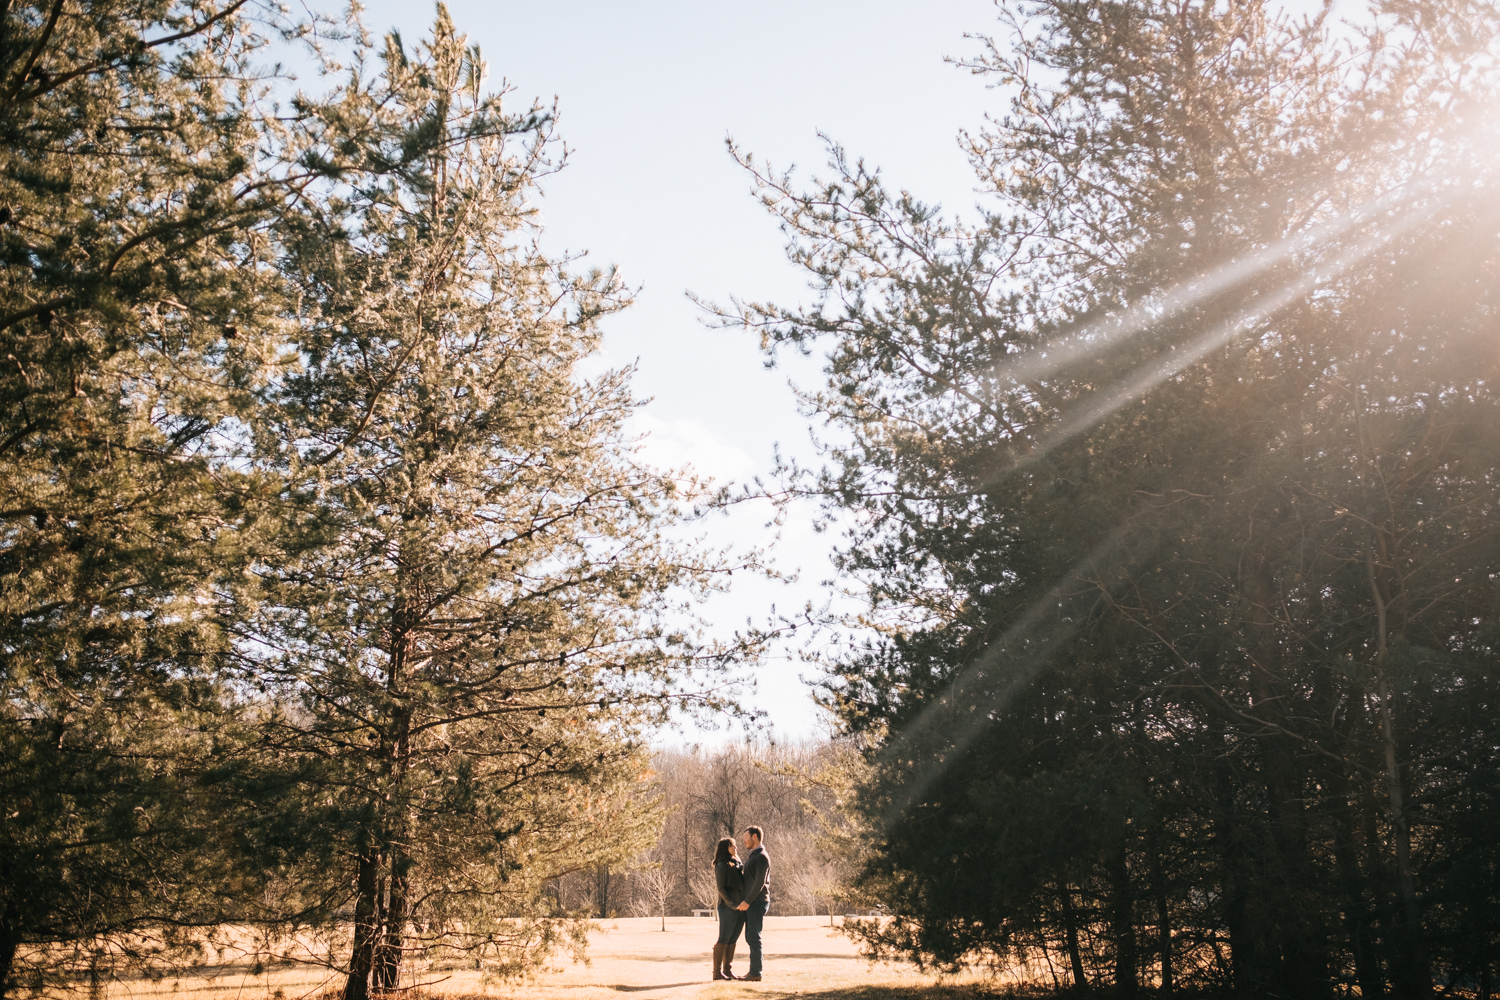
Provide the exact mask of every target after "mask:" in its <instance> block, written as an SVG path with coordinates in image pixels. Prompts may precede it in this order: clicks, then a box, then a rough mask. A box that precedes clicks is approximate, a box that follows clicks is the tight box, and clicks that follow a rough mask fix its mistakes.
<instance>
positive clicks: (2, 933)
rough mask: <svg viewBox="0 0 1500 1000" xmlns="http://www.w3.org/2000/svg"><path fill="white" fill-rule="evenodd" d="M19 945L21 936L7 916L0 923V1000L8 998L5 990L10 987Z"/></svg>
mask: <svg viewBox="0 0 1500 1000" xmlns="http://www.w3.org/2000/svg"><path fill="white" fill-rule="evenodd" d="M20 945H21V935H20V933H19V931H18V929H17V928H16V926H15V922H14V921H13V920H12V919H11V918H10V917H9V915H7V918H6V919H5V920H4V921H3V922H0V1000H5V997H7V996H9V993H8V992H7V990H6V988H7V987H8V986H9V985H10V975H11V970H12V969H13V968H15V964H16V950H17V949H18V948H19V947H20Z"/></svg>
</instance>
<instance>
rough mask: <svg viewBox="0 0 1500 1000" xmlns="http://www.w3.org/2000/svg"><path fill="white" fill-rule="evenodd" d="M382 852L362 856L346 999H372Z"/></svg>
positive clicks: (345, 989) (367, 853)
mask: <svg viewBox="0 0 1500 1000" xmlns="http://www.w3.org/2000/svg"><path fill="white" fill-rule="evenodd" d="M379 872H380V851H379V850H378V849H376V848H375V847H373V846H371V847H368V848H366V849H365V853H363V854H361V855H360V856H359V875H358V879H357V882H356V889H355V902H354V948H353V951H352V952H351V954H350V956H349V978H348V980H347V981H346V982H345V983H344V1000H369V997H370V972H371V969H372V967H373V966H374V962H375V936H376V933H375V932H376V925H375V921H376V917H377V914H376V912H375V910H376V902H377V901H376V899H375V894H376V890H377V888H378V881H379V880H378V875H379Z"/></svg>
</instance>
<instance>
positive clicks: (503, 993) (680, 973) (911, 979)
mask: <svg viewBox="0 0 1500 1000" xmlns="http://www.w3.org/2000/svg"><path fill="white" fill-rule="evenodd" d="M661 926H662V922H661V919H660V918H658V917H629V918H620V919H614V920H604V921H600V922H599V924H598V925H597V926H596V928H595V930H594V931H593V932H592V933H591V934H590V935H589V947H588V955H587V958H586V959H585V961H583V962H572V961H569V960H567V959H566V958H565V957H564V958H562V959H560V960H556V961H554V962H552V963H551V964H550V965H549V966H548V967H547V968H545V969H544V970H542V971H541V972H540V973H539V974H538V975H537V976H536V977H535V978H534V979H533V980H531V981H529V982H524V983H504V982H488V983H486V982H485V981H484V980H483V979H482V978H481V975H480V973H478V972H447V971H445V972H436V973H432V974H431V975H430V976H428V977H426V978H425V979H422V980H419V982H418V983H417V984H416V986H417V987H418V992H419V993H420V994H421V995H423V996H426V997H444V998H456V997H477V996H496V997H514V998H518V1000H605V998H614V1000H618V998H620V997H621V996H622V995H634V994H641V995H643V996H644V997H649V998H652V1000H655V998H661V1000H689V998H694V1000H696V998H700V997H701V998H704V1000H731V998H735V997H742V996H743V997H753V996H766V997H791V996H798V997H817V996H825V997H833V996H844V997H851V998H854V997H860V998H877V997H885V996H890V995H893V994H898V995H903V996H914V995H919V994H921V995H931V994H933V993H939V994H945V995H946V994H949V993H951V992H964V993H968V992H970V991H971V990H973V988H974V987H976V986H979V985H980V980H978V979H977V978H973V977H960V978H958V979H951V978H950V979H946V980H944V982H943V983H942V984H941V985H939V984H937V983H936V982H935V980H934V977H933V976H931V975H928V974H923V973H919V972H918V971H916V970H915V969H914V968H912V967H911V966H909V965H905V964H872V963H870V962H868V961H866V960H865V959H863V958H861V957H860V955H859V951H858V949H857V948H856V946H855V944H854V942H852V941H850V940H849V939H848V938H847V937H845V936H844V935H843V934H842V933H841V932H840V931H839V929H838V928H836V927H829V925H828V918H827V917H775V916H772V917H768V918H767V919H766V926H765V932H764V941H765V948H766V968H765V979H764V980H763V981H762V982H759V983H740V982H734V983H726V982H714V981H712V980H711V979H710V972H709V954H710V951H711V949H712V947H713V941H714V933H715V924H714V921H713V920H711V919H704V918H694V917H668V918H667V920H666V928H667V929H666V931H665V932H663V931H662V930H661ZM748 964H749V956H748V952H747V949H746V948H745V944H744V941H743V940H741V942H740V945H739V949H738V950H737V951H736V953H735V963H734V971H735V972H736V973H738V974H740V975H743V974H744V973H745V971H746V969H747V967H748ZM257 972H259V974H257ZM341 985H342V983H341V982H340V981H339V980H337V979H330V978H329V976H328V973H327V971H325V970H323V969H320V968H316V967H309V966H292V965H277V966H266V967H264V968H263V969H262V970H257V969H255V968H254V966H252V965H250V964H247V963H241V964H226V965H219V966H209V967H206V968H204V969H203V970H202V972H201V973H200V974H199V975H197V976H194V977H182V978H178V979H172V978H167V979H164V980H161V981H159V982H152V981H149V980H145V979H140V980H131V979H122V980H117V981H115V982H113V983H111V984H109V986H108V988H107V989H106V990H105V991H104V992H105V995H106V996H107V997H108V998H109V1000H165V998H166V997H172V998H173V1000H267V998H276V1000H304V998H316V997H319V996H320V995H321V994H323V993H325V992H329V993H332V992H334V991H336V990H337V989H338V988H339V987H340V986H341ZM987 985H992V984H988V983H987Z"/></svg>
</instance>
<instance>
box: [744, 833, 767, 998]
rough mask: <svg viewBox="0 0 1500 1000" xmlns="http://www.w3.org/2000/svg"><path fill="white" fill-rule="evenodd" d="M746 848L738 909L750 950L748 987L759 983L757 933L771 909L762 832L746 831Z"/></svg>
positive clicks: (759, 964)
mask: <svg viewBox="0 0 1500 1000" xmlns="http://www.w3.org/2000/svg"><path fill="white" fill-rule="evenodd" d="M745 846H746V847H747V848H749V849H750V853H749V854H747V855H746V856H745V895H744V900H745V901H744V902H743V903H741V904H740V905H739V909H741V910H744V911H745V943H746V944H748V945H749V946H750V974H749V975H748V976H745V977H744V978H745V981H746V982H749V983H758V982H760V969H761V955H760V929H761V927H762V926H763V925H764V924H765V922H766V911H767V910H769V909H770V908H771V858H770V856H769V855H768V854H766V849H765V848H764V847H762V846H761V830H760V827H758V826H752V827H747V828H746V829H745Z"/></svg>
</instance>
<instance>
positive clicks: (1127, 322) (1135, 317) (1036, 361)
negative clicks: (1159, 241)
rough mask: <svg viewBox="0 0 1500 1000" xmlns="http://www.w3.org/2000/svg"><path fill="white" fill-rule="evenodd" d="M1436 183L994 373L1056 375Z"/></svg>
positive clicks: (1402, 190)
mask: <svg viewBox="0 0 1500 1000" xmlns="http://www.w3.org/2000/svg"><path fill="white" fill-rule="evenodd" d="M1437 183H1438V179H1436V178H1433V179H1424V180H1420V181H1410V182H1408V183H1406V184H1403V185H1402V186H1401V187H1399V188H1396V189H1395V190H1393V191H1389V192H1387V193H1386V194H1384V195H1381V196H1380V197H1379V198H1376V199H1374V200H1372V201H1369V202H1366V203H1365V204H1363V205H1361V206H1359V207H1358V208H1356V209H1355V210H1354V211H1352V212H1350V213H1348V214H1347V215H1342V216H1339V217H1338V218H1336V219H1331V220H1329V221H1328V222H1325V223H1323V224H1321V225H1318V226H1313V227H1312V228H1310V229H1306V230H1303V231H1302V232H1300V233H1298V234H1296V235H1295V236H1289V237H1287V238H1286V239H1283V240H1279V241H1278V242H1276V243H1273V244H1271V245H1270V246H1267V247H1265V248H1264V249H1262V250H1259V251H1257V252H1255V253H1252V254H1250V255H1248V256H1245V257H1239V258H1236V259H1235V260H1232V261H1230V262H1229V263H1228V264H1225V265H1224V266H1223V267H1219V268H1216V269H1214V270H1213V271H1211V272H1209V273H1208V274H1206V275H1203V276H1201V277H1200V278H1198V279H1197V280H1195V281H1189V282H1180V283H1178V284H1176V285H1173V286H1172V287H1171V288H1169V289H1167V290H1166V291H1164V292H1161V293H1160V294H1157V295H1152V296H1149V297H1147V298H1146V299H1144V300H1142V301H1141V302H1139V303H1137V304H1135V305H1133V306H1130V307H1129V308H1127V309H1125V310H1124V311H1122V312H1119V313H1114V314H1111V315H1109V316H1106V317H1104V318H1103V319H1100V320H1096V321H1095V322H1093V323H1089V324H1088V325H1086V326H1084V327H1083V328H1082V329H1080V330H1076V331H1073V332H1072V333H1069V334H1067V335H1066V336H1064V337H1060V338H1058V339H1057V340H1054V341H1052V342H1051V343H1049V344H1047V345H1045V346H1043V347H1041V348H1038V349H1036V350H1033V351H1028V352H1027V353H1026V354H1025V355H1024V356H1023V357H1021V358H1018V359H1016V360H1015V361H1011V362H1008V363H1002V364H1000V365H997V366H995V367H994V368H992V369H991V375H992V376H993V377H994V378H997V379H1000V380H1003V381H1009V382H1012V383H1015V384H1017V385H1019V384H1023V383H1026V382H1031V381H1035V380H1038V379H1045V378H1048V377H1050V376H1053V375H1056V374H1057V373H1058V372H1060V371H1062V370H1063V369H1065V368H1067V367H1068V366H1069V365H1073V364H1076V363H1077V362H1079V361H1082V360H1084V359H1086V358H1088V357H1089V356H1090V355H1092V354H1095V353H1097V352H1098V351H1099V350H1100V348H1103V347H1106V346H1110V345H1113V344H1117V343H1122V342H1124V341H1126V340H1129V339H1131V338H1133V337H1136V336H1139V335H1140V334H1142V333H1145V332H1146V331H1148V330H1150V329H1151V328H1153V327H1155V326H1157V325H1158V324H1161V323H1165V322H1167V321H1169V320H1171V319H1174V318H1176V317H1178V316H1180V315H1182V314H1183V313H1184V312H1186V311H1187V310H1189V309H1192V308H1193V307H1195V306H1198V305H1200V304H1202V303H1204V302H1207V301H1208V300H1210V299H1212V298H1213V297H1214V296H1216V295H1219V294H1221V293H1223V292H1226V291H1228V290H1229V289H1231V288H1234V287H1235V286H1237V285H1240V284H1242V283H1243V282H1245V281H1248V280H1250V279H1251V278H1254V277H1256V276H1257V275H1260V274H1263V273H1264V272H1266V271H1268V270H1270V269H1271V268H1273V267H1275V266H1277V265H1278V264H1281V263H1283V262H1285V261H1287V260H1290V259H1292V258H1294V257H1295V256H1296V255H1298V254H1301V253H1305V252H1307V251H1308V250H1311V249H1313V248H1315V247H1317V246H1319V245H1322V244H1325V243H1327V242H1329V241H1331V240H1335V239H1338V238H1339V237H1342V236H1344V235H1346V234H1347V233H1349V232H1350V231H1352V230H1354V229H1356V228H1358V227H1360V226H1363V225H1366V224H1368V223H1370V222H1372V221H1375V220H1378V219H1379V218H1380V217H1381V216H1383V215H1385V214H1386V213H1388V212H1390V211H1391V210H1392V209H1395V208H1397V207H1399V206H1401V205H1403V204H1408V203H1410V202H1411V201H1413V200H1414V199H1417V198H1421V197H1423V196H1424V195H1426V194H1427V193H1429V192H1430V191H1432V190H1433V189H1434V188H1435V187H1436V185H1437Z"/></svg>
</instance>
